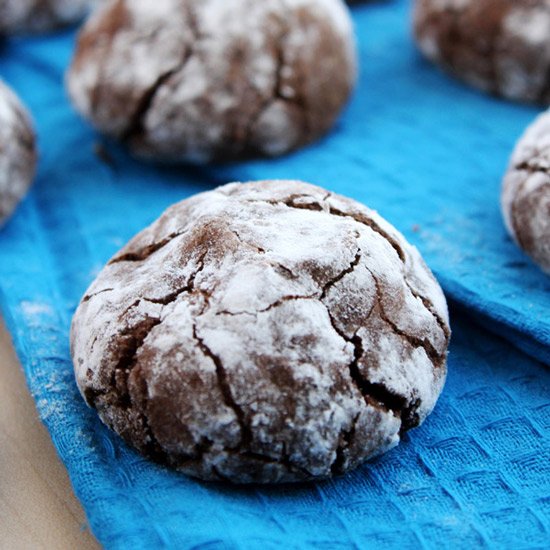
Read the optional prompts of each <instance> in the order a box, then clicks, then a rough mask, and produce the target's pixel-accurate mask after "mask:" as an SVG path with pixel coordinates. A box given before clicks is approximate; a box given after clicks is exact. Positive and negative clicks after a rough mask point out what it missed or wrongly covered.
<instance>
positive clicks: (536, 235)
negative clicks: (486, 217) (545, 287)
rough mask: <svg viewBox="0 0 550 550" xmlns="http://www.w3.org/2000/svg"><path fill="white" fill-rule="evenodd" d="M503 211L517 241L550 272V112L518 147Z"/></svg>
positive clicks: (530, 129)
mask: <svg viewBox="0 0 550 550" xmlns="http://www.w3.org/2000/svg"><path fill="white" fill-rule="evenodd" d="M502 211H503V213H504V219H505V221H506V225H507V227H508V230H509V232H510V234H511V235H512V237H513V238H514V240H515V241H516V242H517V243H518V244H519V246H520V247H521V248H522V249H523V250H525V252H527V254H529V255H530V256H531V257H532V258H533V260H535V262H537V263H538V264H539V265H540V266H541V267H542V269H543V270H544V271H546V273H549V274H550V111H547V112H546V113H545V114H543V115H541V116H540V117H539V118H538V119H537V120H536V121H535V122H534V124H533V125H532V126H530V127H529V128H528V129H527V131H526V133H525V135H524V136H523V137H522V138H521V140H520V141H519V143H518V145H517V147H516V150H515V152H514V154H513V156H512V161H511V164H510V167H509V169H508V173H507V174H506V177H505V178H504V185H503V189H502Z"/></svg>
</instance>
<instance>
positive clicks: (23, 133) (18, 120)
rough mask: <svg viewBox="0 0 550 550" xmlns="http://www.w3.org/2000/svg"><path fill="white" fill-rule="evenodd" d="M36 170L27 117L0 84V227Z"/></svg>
mask: <svg viewBox="0 0 550 550" xmlns="http://www.w3.org/2000/svg"><path fill="white" fill-rule="evenodd" d="M35 171H36V148H35V137H34V131H33V129H32V123H31V119H30V116H29V114H28V113H27V111H26V110H25V108H24V107H23V105H22V104H21V102H20V101H19V99H18V98H17V97H16V95H15V94H14V93H13V92H12V91H11V90H10V89H9V88H8V87H7V86H6V85H5V84H4V83H2V81H0V225H1V224H2V223H3V222H4V221H5V220H6V219H7V218H8V216H9V215H10V214H11V213H12V212H13V210H14V209H15V207H16V206H17V204H18V203H19V201H20V200H21V198H22V197H23V196H24V195H25V193H26V192H27V190H28V188H29V187H30V185H31V183H32V180H33V179H34V174H35Z"/></svg>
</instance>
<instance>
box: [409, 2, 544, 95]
mask: <svg viewBox="0 0 550 550" xmlns="http://www.w3.org/2000/svg"><path fill="white" fill-rule="evenodd" d="M414 28H415V34H416V38H417V42H418V44H419V46H420V49H421V50H422V52H423V53H424V55H425V56H426V57H427V58H428V59H430V60H432V61H434V62H435V63H437V64H439V65H441V66H443V67H444V68H445V69H447V70H448V71H450V72H452V73H454V74H455V75H456V76H458V77H460V78H462V79H463V80H465V81H466V82H468V83H469V84H471V85H473V86H475V87H477V88H481V89H482V90H485V91H487V92H490V93H494V94H498V95H502V96H504V97H506V98H509V99H514V100H518V101H525V102H536V103H542V104H550V1H549V0H416V7H415V14H414Z"/></svg>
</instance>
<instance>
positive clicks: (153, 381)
mask: <svg viewBox="0 0 550 550" xmlns="http://www.w3.org/2000/svg"><path fill="white" fill-rule="evenodd" d="M448 341H449V321H448V316H447V308H446V303H445V299H444V297H443V294H442V292H441V289H440V287H439V286H438V284H437V282H436V281H435V279H434V278H433V276H432V275H431V273H430V271H429V270H428V268H427V267H426V266H425V264H424V263H423V261H422V259H421V258H420V255H419V254H418V252H417V250H416V249H414V248H413V247H411V246H410V245H409V244H407V243H406V242H405V240H404V239H403V237H402V236H401V235H400V234H399V233H398V232H397V231H396V230H395V229H394V228H393V227H391V226H390V225H389V224H387V223H386V222H384V221H383V220H382V219H381V218H380V217H379V216H378V215H377V214H376V213H375V212H373V211H371V210H369V209H367V208H365V207H364V206H362V205H360V204H358V203H356V202H354V201H352V200H349V199H346V198H344V197H340V196H338V195H334V194H331V193H329V192H327V191H325V190H323V189H320V188H318V187H314V186H312V185H308V184H304V183H300V182H293V181H278V182H256V183H249V184H231V185H227V186H225V187H221V188H219V189H217V190H215V191H212V192H208V193H203V194H200V195H197V196H195V197H193V198H191V199H188V200H186V201H183V202H181V203H179V204H176V205H174V206H173V207H171V208H170V209H168V210H167V211H166V212H165V214H163V216H162V217H161V218H160V219H159V220H158V221H157V222H155V223H154V224H153V225H152V226H150V227H149V228H147V229H146V230H144V231H143V232H142V233H140V234H139V235H138V236H136V237H135V238H134V239H133V240H132V241H130V243H129V244H128V245H127V246H125V247H124V248H123V249H122V250H121V251H120V252H119V253H118V254H117V255H116V256H115V257H114V258H113V259H112V260H111V261H110V262H109V264H108V265H107V267H106V268H105V269H104V270H103V272H102V273H101V274H100V275H99V276H98V278H97V279H96V281H95V282H94V283H93V284H92V286H91V287H90V288H89V290H88V291H87V293H86V296H85V297H84V298H83V300H82V302H81V304H80V306H79V308H78V310H77V312H76V314H75V316H74V319H73V325H72V337H71V342H72V355H73V360H74V365H75V373H76V378H77V382H78V385H79V387H80V390H81V392H82V394H83V396H84V397H85V398H86V400H87V402H88V403H89V404H90V405H91V406H94V407H95V408H96V409H97V410H98V412H99V414H100V417H101V418H102V420H103V421H104V422H105V423H106V424H107V425H108V426H110V427H111V428H113V429H114V430H116V431H117V432H118V433H119V434H121V435H122V436H123V437H124V438H125V439H126V440H127V441H129V442H130V443H131V444H133V445H134V446H136V447H137V448H138V449H140V450H141V451H142V452H144V453H145V454H147V455H149V456H152V457H154V458H156V459H158V460H160V461H162V462H164V463H166V464H169V465H171V466H173V467H175V468H177V469H179V470H181V471H183V472H185V473H188V474H190V475H193V476H197V477H200V478H203V479H229V480H231V481H234V482H245V483H246V482H282V481H297V480H304V479H312V478H320V477H328V476H330V475H332V474H340V473H343V472H345V471H348V470H349V469H351V468H354V467H355V466H357V465H358V464H360V463H361V462H363V461H364V460H366V459H368V458H370V457H372V456H374V455H376V454H379V453H382V452H384V451H386V450H387V449H389V448H391V447H393V446H394V445H396V444H397V443H398V441H399V438H400V434H401V433H402V432H404V431H406V430H408V429H410V428H412V427H415V426H417V425H418V424H420V423H421V422H422V421H423V420H424V419H425V417H426V416H427V415H428V414H429V413H430V411H431V410H432V409H433V407H434V405H435V402H436V400H437V397H438V396H439V394H440V392H441V390H442V387H443V384H444V380H445V374H446V365H445V364H446V352H447V345H448Z"/></svg>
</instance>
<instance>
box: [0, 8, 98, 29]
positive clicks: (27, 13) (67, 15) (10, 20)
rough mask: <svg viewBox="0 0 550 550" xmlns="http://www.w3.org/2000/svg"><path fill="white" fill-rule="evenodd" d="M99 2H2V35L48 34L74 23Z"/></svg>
mask: <svg viewBox="0 0 550 550" xmlns="http://www.w3.org/2000/svg"><path fill="white" fill-rule="evenodd" d="M100 1H101V0H0V35H9V34H20V33H35V32H47V31H51V30H53V29H56V28H58V27H61V26H63V25H67V24H70V23H75V22H76V21H78V20H79V19H82V18H83V17H84V16H85V15H86V13H87V12H88V11H89V10H90V9H91V8H92V7H93V6H94V5H96V4H97V3H99V2H100ZM103 1H106V0H103Z"/></svg>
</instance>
